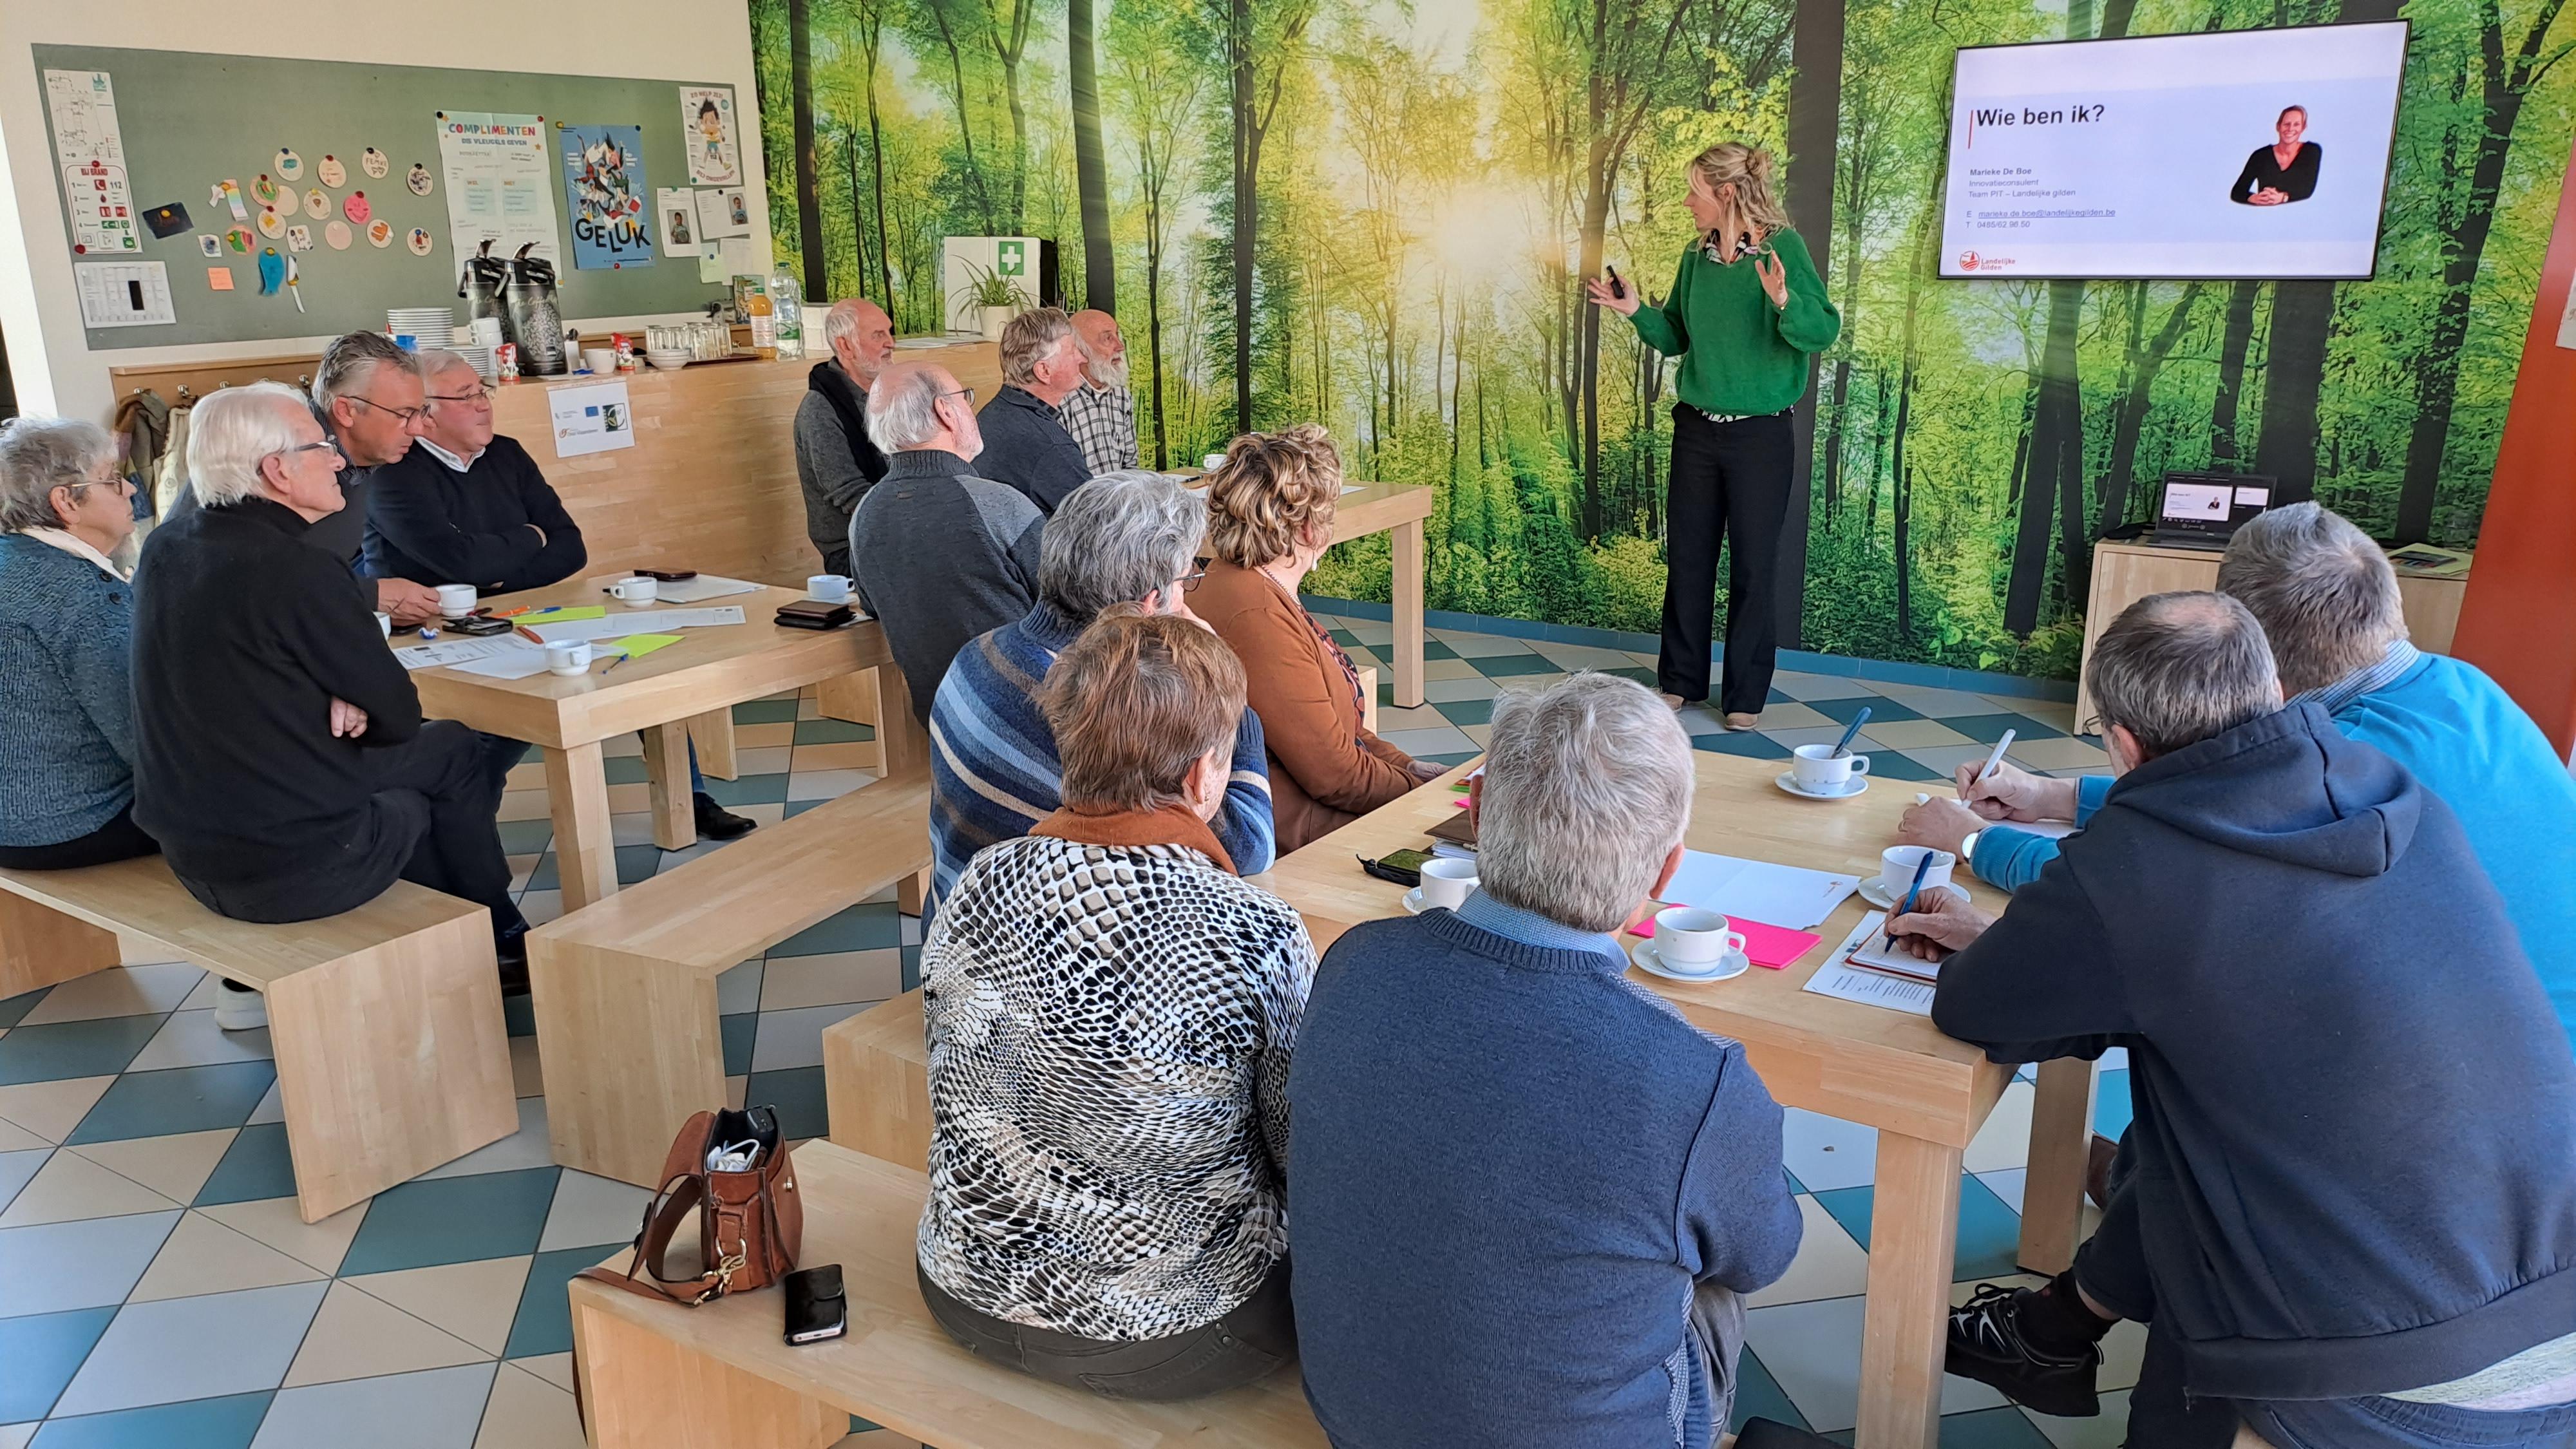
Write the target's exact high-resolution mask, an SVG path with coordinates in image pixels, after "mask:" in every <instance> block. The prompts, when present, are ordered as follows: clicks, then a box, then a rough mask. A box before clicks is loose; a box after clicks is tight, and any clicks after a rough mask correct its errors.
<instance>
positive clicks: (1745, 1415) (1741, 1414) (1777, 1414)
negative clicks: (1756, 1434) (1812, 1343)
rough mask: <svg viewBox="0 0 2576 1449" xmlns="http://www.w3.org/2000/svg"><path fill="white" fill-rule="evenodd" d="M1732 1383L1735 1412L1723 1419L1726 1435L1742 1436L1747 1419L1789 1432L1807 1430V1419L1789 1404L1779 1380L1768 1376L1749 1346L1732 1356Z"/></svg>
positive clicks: (1795, 1406)
mask: <svg viewBox="0 0 2576 1449" xmlns="http://www.w3.org/2000/svg"><path fill="white" fill-rule="evenodd" d="M1735 1380H1736V1382H1735V1412H1734V1413H1733V1414H1731V1415H1729V1416H1728V1417H1727V1421H1726V1431H1727V1432H1728V1433H1730V1434H1740V1433H1742V1432H1743V1431H1744V1421H1745V1420H1747V1419H1770V1420H1773V1421H1775V1422H1778V1423H1782V1424H1786V1425H1788V1426H1789V1427H1791V1428H1793V1429H1805V1428H1807V1416H1806V1415H1804V1414H1801V1413H1799V1412H1798V1406H1797V1405H1796V1404H1793V1403H1791V1402H1789V1395H1788V1394H1787V1393H1786V1392H1784V1391H1783V1390H1782V1389H1781V1387H1780V1382H1779V1380H1777V1379H1774V1378H1773V1377H1771V1370H1770V1369H1768V1368H1765V1367H1764V1366H1763V1364H1762V1360H1761V1358H1760V1357H1759V1356H1757V1355H1756V1354H1755V1353H1754V1352H1753V1350H1752V1349H1751V1348H1749V1347H1748V1348H1746V1349H1745V1350H1744V1352H1742V1353H1741V1354H1738V1355H1737V1356H1736V1359H1735Z"/></svg>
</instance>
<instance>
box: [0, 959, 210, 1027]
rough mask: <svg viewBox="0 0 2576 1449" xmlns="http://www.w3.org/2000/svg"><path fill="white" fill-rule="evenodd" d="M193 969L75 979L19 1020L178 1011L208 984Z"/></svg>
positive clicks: (122, 970)
mask: <svg viewBox="0 0 2576 1449" xmlns="http://www.w3.org/2000/svg"><path fill="white" fill-rule="evenodd" d="M205 974H206V973H205V972H203V971H200V970H198V969H197V968H196V967H194V966H111V967H109V968H108V969H107V970H105V971H94V972H92V973H90V974H89V975H87V976H75V977H73V978H72V979H71V980H69V981H66V982H64V983H63V984H61V985H60V986H57V987H55V988H54V989H53V990H51V991H49V992H47V993H45V999H44V1000H42V1001H39V1002H37V1003H36V1008H35V1010H33V1011H30V1012H28V1013H27V1014H26V1015H25V1016H23V1017H20V1018H19V1019H18V1024H19V1025H20V1026H44V1025H46V1024H48V1023H50V1022H57V1021H94V1020H96V1019H98V1018H99V1017H102V1016H141V1015H146V1014H150V1015H155V1016H157V1015H159V1014H160V1013H162V1012H165V1011H175V1010H177V1009H178V1006H179V1003H180V1002H182V1001H185V1000H187V999H188V993H189V992H191V991H193V990H195V989H196V986H197V983H198V982H199V981H200V980H202V979H204V977H205Z"/></svg>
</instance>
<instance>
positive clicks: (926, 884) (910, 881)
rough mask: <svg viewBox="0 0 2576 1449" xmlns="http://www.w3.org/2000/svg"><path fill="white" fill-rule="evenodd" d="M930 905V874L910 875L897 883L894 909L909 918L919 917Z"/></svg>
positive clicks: (924, 872)
mask: <svg viewBox="0 0 2576 1449" xmlns="http://www.w3.org/2000/svg"><path fill="white" fill-rule="evenodd" d="M929 904H930V872H929V871H927V870H924V871H922V872H921V873H920V874H918V875H908V876H905V877H904V878H903V879H902V880H899V881H897V882H895V887H894V908H895V910H896V911H898V912H900V913H901V914H903V915H907V916H918V915H920V914H921V913H922V911H923V910H924V909H926V908H927V907H928V906H929Z"/></svg>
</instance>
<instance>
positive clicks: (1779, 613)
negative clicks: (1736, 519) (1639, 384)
mask: <svg viewBox="0 0 2576 1449" xmlns="http://www.w3.org/2000/svg"><path fill="white" fill-rule="evenodd" d="M1843 9H1844V0H1801V3H1800V4H1799V5H1798V8H1797V10H1796V11H1795V12H1794V18H1793V20H1792V22H1791V24H1792V28H1791V31H1790V39H1789V46H1790V53H1789V54H1790V59H1789V64H1790V74H1789V166H1788V182H1789V197H1788V205H1789V218H1790V220H1791V221H1792V222H1793V223H1795V224H1796V226H1797V229H1798V235H1799V236H1800V237H1801V238H1802V239H1804V240H1805V241H1806V243H1807V247H1808V250H1809V251H1811V252H1812V253H1813V254H1814V256H1815V263H1816V272H1817V274H1818V275H1819V276H1826V275H1831V273H1830V271H1829V270H1828V269H1829V268H1831V267H1832V265H1833V248H1834V180H1835V178H1834V141H1835V137H1836V134H1837V132H1839V130H1840V129H1841V123H1842V103H1843V92H1842V87H1843ZM1855 250H1857V249H1856V248H1855ZM1844 265H1845V267H1846V269H1848V268H1849V266H1850V258H1849V255H1848V254H1846V259H1845V263H1844ZM1856 300H1857V299H1856V298H1855V296H1854V295H1853V294H1852V293H1850V292H1848V291H1846V292H1845V293H1844V295H1843V306H1844V308H1845V309H1847V310H1846V314H1845V316H1844V318H1843V327H1844V328H1845V330H1846V331H1848V330H1849V329H1850V327H1851V325H1852V323H1851V317H1850V315H1849V312H1848V309H1849V308H1850V307H1851V306H1852V305H1853V303H1854V302H1855V301H1856ZM1819 360H1820V359H1818V358H1814V357H1810V358H1808V359H1807V385H1806V386H1805V387H1804V388H1803V389H1801V390H1800V392H1799V394H1798V401H1799V404H1800V406H1799V408H1798V411H1797V412H1796V413H1795V414H1794V415H1793V416H1792V418H1791V431H1792V433H1793V435H1794V437H1795V442H1794V444H1793V447H1794V451H1793V452H1792V454H1791V455H1790V457H1791V462H1790V474H1789V506H1788V509H1787V510H1786V511H1785V512H1784V513H1783V514H1782V516H1781V523H1780V574H1779V585H1778V589H1779V592H1778V593H1777V594H1776V595H1775V596H1774V598H1773V600H1772V615H1773V617H1775V618H1777V619H1778V620H1779V621H1780V625H1779V627H1780V645H1781V647H1782V648H1785V649H1796V648H1800V647H1803V646H1804V645H1805V643H1806V628H1805V619H1806V605H1807V531H1808V516H1809V514H1810V513H1811V512H1812V511H1813V509H1814V506H1815V503H1814V499H1813V496H1812V495H1813V493H1814V488H1815V476H1816V368H1817V364H1818V362H1819ZM1850 372H1851V349H1850V348H1848V347H1845V348H1844V349H1843V357H1842V361H1841V363H1840V364H1839V365H1838V370H1837V373H1836V376H1837V379H1838V380H1839V379H1842V378H1847V377H1849V375H1850ZM1841 402H1842V400H1841V397H1840V395H1839V394H1837V395H1836V397H1835V409H1834V427H1835V432H1834V434H1833V437H1834V438H1835V439H1836V440H1837V441H1836V444H1835V447H1836V448H1837V449H1838V448H1839V441H1838V440H1839V439H1840V437H1841V431H1840V430H1841V427H1842V407H1841ZM1827 466H1828V467H1831V466H1832V465H1831V464H1828V465H1827Z"/></svg>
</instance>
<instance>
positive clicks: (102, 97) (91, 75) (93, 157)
mask: <svg viewBox="0 0 2576 1449" xmlns="http://www.w3.org/2000/svg"><path fill="white" fill-rule="evenodd" d="M45 104H46V107H47V109H48V110H49V112H50V113H51V118H52V121H53V126H54V159H55V160H56V161H57V162H59V163H60V164H61V166H62V176H63V215H64V217H65V219H67V220H68V221H69V222H70V223H71V228H72V252H73V254H74V255H77V256H84V257H96V256H113V255H115V254H117V253H119V252H140V251H142V250H143V239H142V238H141V237H139V236H137V235H135V231H134V195H133V192H132V190H131V189H130V188H129V187H128V186H127V184H126V174H125V136H124V133H123V132H121V131H120V130H118V129H117V124H116V89H115V87H114V86H113V85H111V84H110V83H109V81H108V78H107V72H105V71H103V70H49V71H47V72H45Z"/></svg>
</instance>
